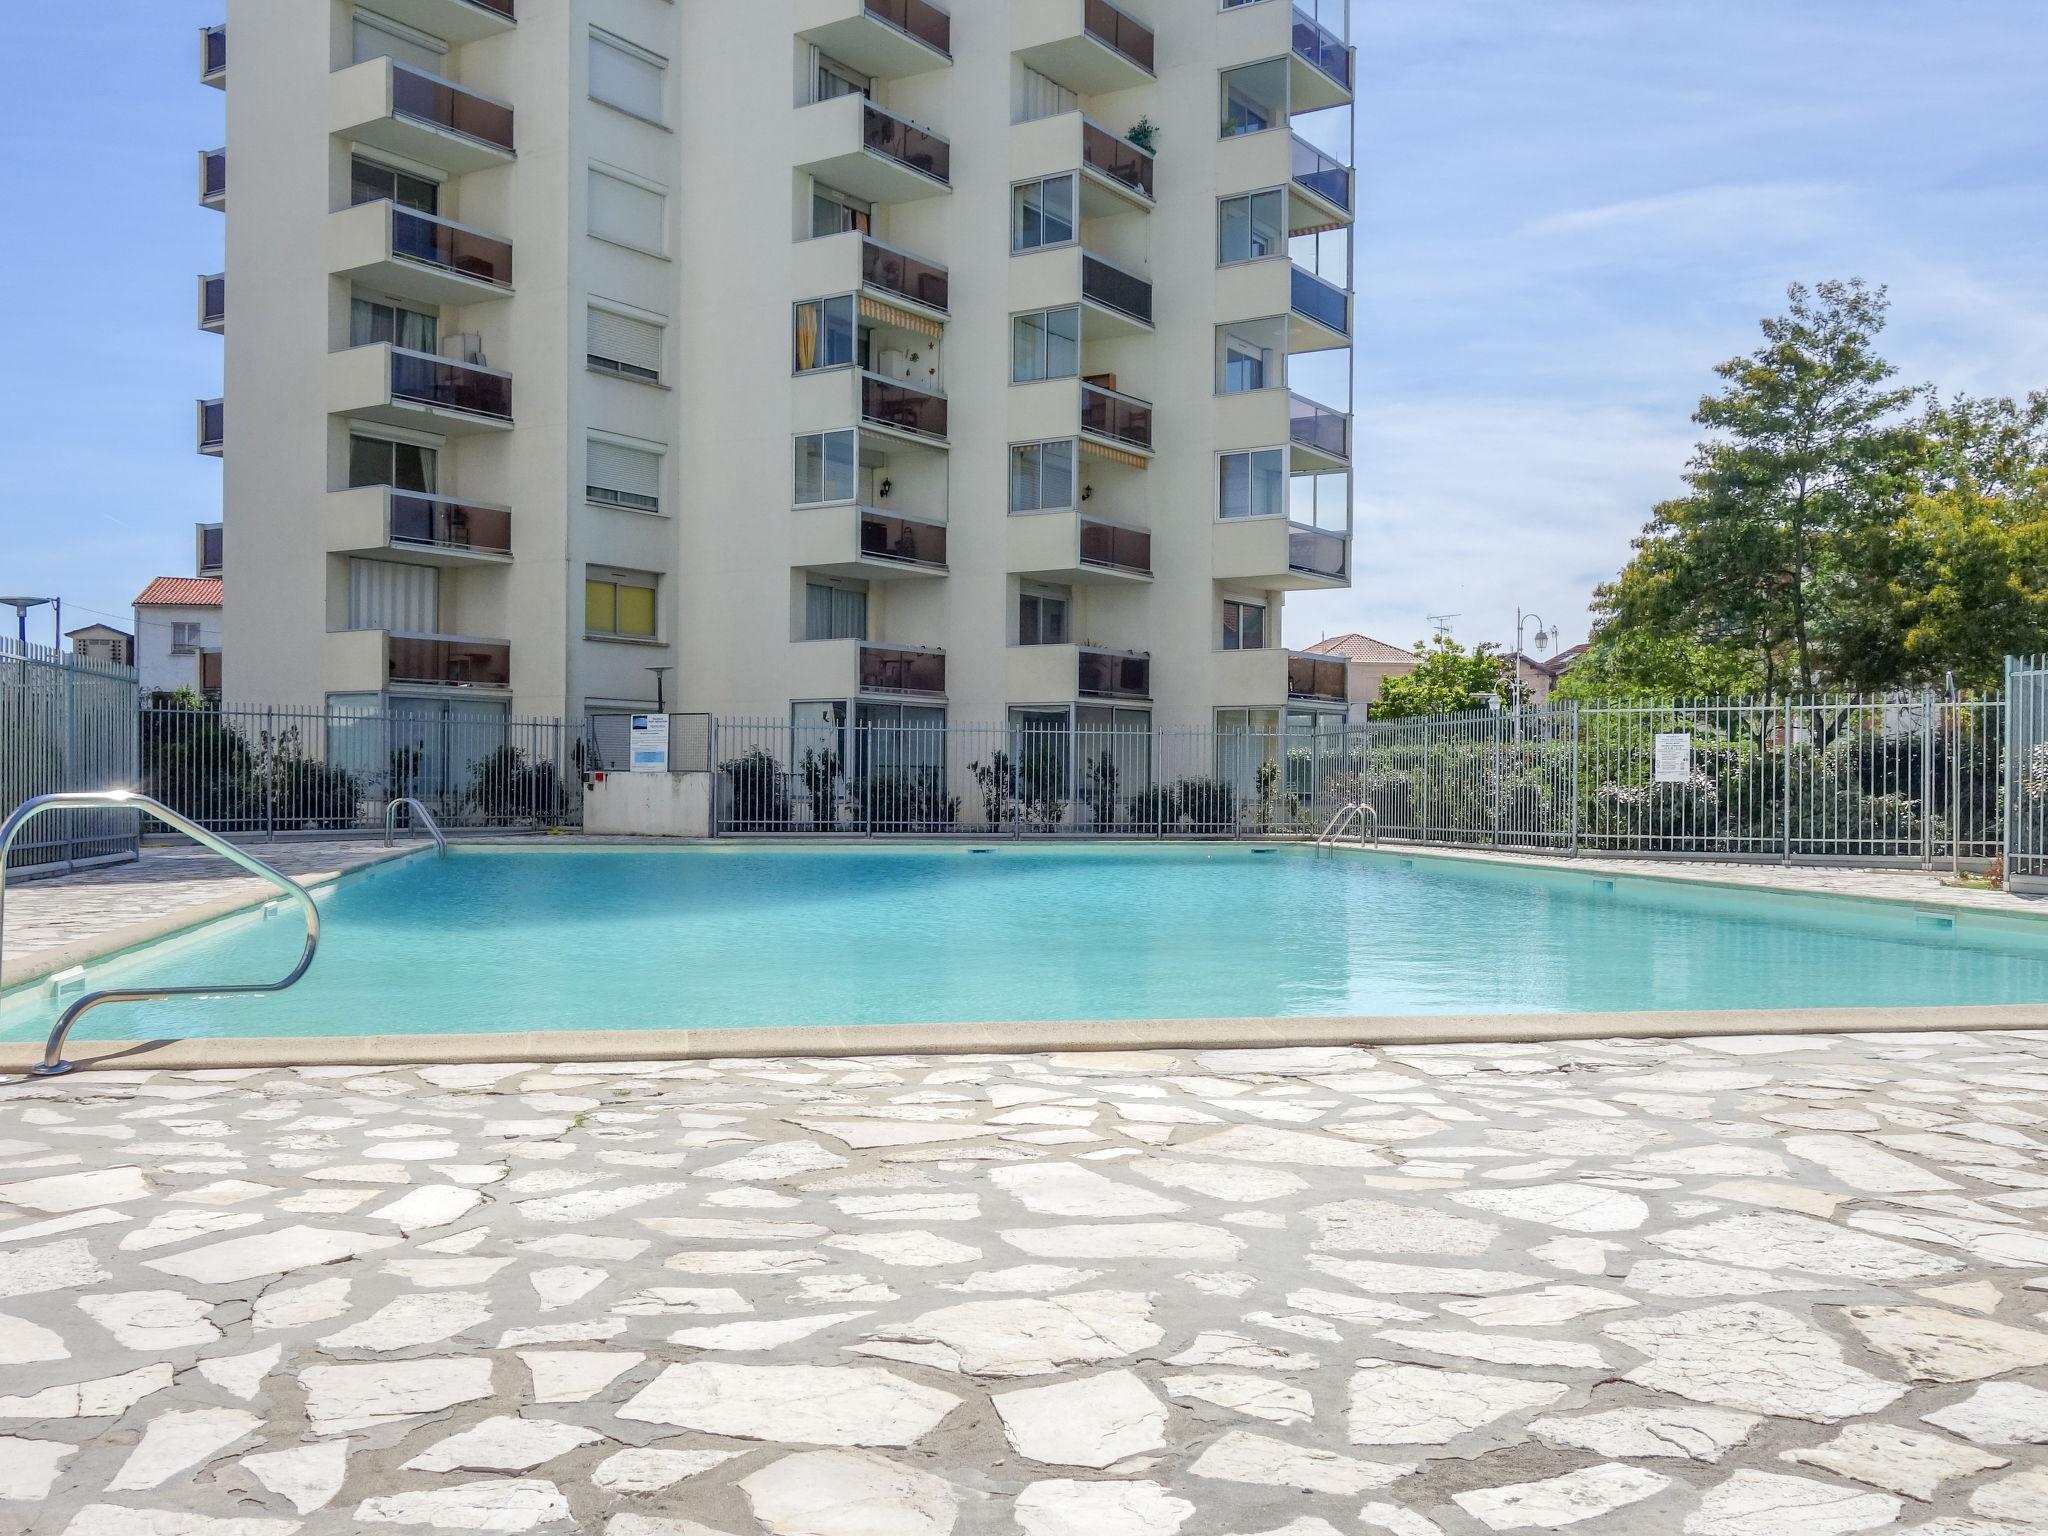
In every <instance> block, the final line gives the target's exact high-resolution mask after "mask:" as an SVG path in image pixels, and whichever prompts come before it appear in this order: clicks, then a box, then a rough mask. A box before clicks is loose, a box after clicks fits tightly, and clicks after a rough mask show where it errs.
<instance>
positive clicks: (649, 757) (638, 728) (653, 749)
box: [632, 715, 668, 773]
mask: <svg viewBox="0 0 2048 1536" xmlns="http://www.w3.org/2000/svg"><path fill="white" fill-rule="evenodd" d="M632 763H633V772H635V773H667V772H668V716H667V715H635V716H634V717H633V756H632Z"/></svg>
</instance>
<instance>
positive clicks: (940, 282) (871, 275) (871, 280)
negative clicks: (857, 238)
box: [861, 240, 951, 311]
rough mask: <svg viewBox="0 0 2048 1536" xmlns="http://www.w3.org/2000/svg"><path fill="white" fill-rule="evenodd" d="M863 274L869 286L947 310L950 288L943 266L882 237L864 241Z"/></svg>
mask: <svg viewBox="0 0 2048 1536" xmlns="http://www.w3.org/2000/svg"><path fill="white" fill-rule="evenodd" d="M861 278H862V280H863V281H864V282H866V283H867V284H868V286H869V287H872V288H880V289H882V290H883V291H884V292H886V293H893V294H897V295H899V296H900V297H902V298H906V299H909V300H910V301H911V302H912V303H914V304H922V305H924V307H925V308H926V309H936V310H940V311H943V310H945V308H946V301H947V299H948V298H949V296H950V291H951V290H950V285H949V283H948V282H947V279H946V269H945V268H944V267H942V266H939V265H938V264H937V263H935V262H929V261H925V260H922V259H921V258H919V257H916V256H912V255H911V254H910V253H909V252H907V251H899V250H897V249H896V248H895V247H894V246H888V245H884V244H882V242H881V241H879V240H864V241H862V243H861Z"/></svg>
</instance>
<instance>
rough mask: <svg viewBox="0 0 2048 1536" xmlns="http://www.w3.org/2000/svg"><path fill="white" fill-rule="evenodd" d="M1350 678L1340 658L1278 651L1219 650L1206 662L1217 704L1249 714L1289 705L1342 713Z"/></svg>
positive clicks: (1272, 648) (1266, 649)
mask: <svg viewBox="0 0 2048 1536" xmlns="http://www.w3.org/2000/svg"><path fill="white" fill-rule="evenodd" d="M1349 672H1350V669H1349V667H1348V666H1347V665H1346V663H1345V662H1344V661H1343V660H1342V659H1341V658H1339V657H1334V656H1323V655H1319V654H1317V653H1315V652H1313V651H1287V650H1282V649H1280V648H1279V647H1278V646H1273V647H1268V648H1265V649H1258V650H1247V651H1225V650H1219V651H1216V652H1214V653H1212V656H1211V674H1212V678H1213V682H1212V688H1213V690H1214V694H1215V698H1216V701H1217V703H1219V704H1223V705H1229V706H1240V705H1242V706H1248V707H1250V708H1254V709H1273V708H1278V707H1281V706H1284V705H1288V704H1292V705H1295V706H1296V707H1307V708H1325V707H1326V708H1332V709H1337V708H1342V707H1344V706H1345V705H1346V704H1347V703H1348V702H1349V689H1350V676H1349Z"/></svg>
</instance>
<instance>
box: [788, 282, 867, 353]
mask: <svg viewBox="0 0 2048 1536" xmlns="http://www.w3.org/2000/svg"><path fill="white" fill-rule="evenodd" d="M853 342H854V321H853V295H852V294H850V293H847V294H841V295H839V296H838V297H836V298H830V299H806V300H804V301H803V302H802V303H801V304H799V305H797V306H796V335H795V348H794V353H795V358H794V366H795V368H796V371H797V372H798V373H816V372H818V371H819V370H820V369H824V368H850V367H852V366H853V362H854V346H853Z"/></svg>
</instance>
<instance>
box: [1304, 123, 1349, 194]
mask: <svg viewBox="0 0 2048 1536" xmlns="http://www.w3.org/2000/svg"><path fill="white" fill-rule="evenodd" d="M1293 174H1294V184H1295V185H1296V186H1298V187H1304V188H1306V189H1307V190H1308V191H1310V192H1313V193H1315V195H1316V196H1317V197H1320V198H1321V199H1322V200H1323V201H1324V202H1326V203H1328V204H1330V205H1331V206H1332V207H1334V208H1342V209H1343V210H1344V211H1345V212H1346V213H1349V212H1350V211H1351V167H1350V166H1348V165H1345V164H1344V163H1343V162H1342V161H1339V160H1332V159H1331V158H1330V157H1329V156H1328V155H1326V154H1324V153H1323V152H1322V151H1321V150H1320V149H1317V148H1316V147H1315V145H1313V144H1311V143H1309V142H1308V141H1307V140H1306V139H1300V138H1297V139H1296V140H1295V141H1294V170H1293Z"/></svg>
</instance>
